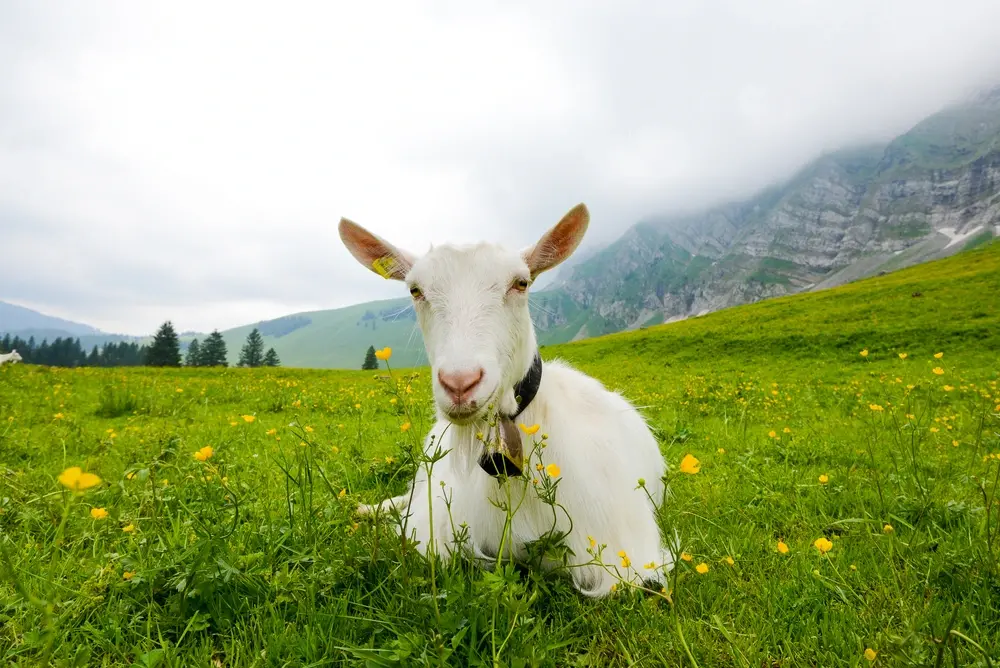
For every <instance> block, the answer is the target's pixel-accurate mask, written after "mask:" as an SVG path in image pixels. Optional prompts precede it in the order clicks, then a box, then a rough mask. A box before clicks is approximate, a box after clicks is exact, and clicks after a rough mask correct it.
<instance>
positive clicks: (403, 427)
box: [399, 422, 410, 431]
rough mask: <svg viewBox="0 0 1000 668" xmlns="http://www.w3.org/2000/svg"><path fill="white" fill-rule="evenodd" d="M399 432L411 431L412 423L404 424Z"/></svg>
mask: <svg viewBox="0 0 1000 668" xmlns="http://www.w3.org/2000/svg"><path fill="white" fill-rule="evenodd" d="M399 430H400V431H409V430H410V423H409V422H404V423H403V424H401V425H399Z"/></svg>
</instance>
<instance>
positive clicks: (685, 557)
mask: <svg viewBox="0 0 1000 668" xmlns="http://www.w3.org/2000/svg"><path fill="white" fill-rule="evenodd" d="M681 559H683V560H684V561H691V560H692V559H694V557H692V556H691V555H690V554H688V553H687V552H681Z"/></svg>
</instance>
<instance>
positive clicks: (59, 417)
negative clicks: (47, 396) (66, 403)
mask: <svg viewBox="0 0 1000 668" xmlns="http://www.w3.org/2000/svg"><path fill="white" fill-rule="evenodd" d="M64 417H66V416H65V415H63V414H62V413H56V414H55V415H53V416H52V419H53V420H62V419H63V418H64Z"/></svg>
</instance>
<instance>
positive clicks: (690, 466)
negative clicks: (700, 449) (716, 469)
mask: <svg viewBox="0 0 1000 668" xmlns="http://www.w3.org/2000/svg"><path fill="white" fill-rule="evenodd" d="M700 470H701V462H699V461H698V459H697V458H695V456H694V455H692V454H686V455H684V459H682V460H681V473H689V474H691V475H694V474H695V473H697V472H698V471H700Z"/></svg>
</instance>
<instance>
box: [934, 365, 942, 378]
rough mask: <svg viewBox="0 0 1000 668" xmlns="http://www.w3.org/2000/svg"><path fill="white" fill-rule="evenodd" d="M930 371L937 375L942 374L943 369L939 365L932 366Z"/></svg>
mask: <svg viewBox="0 0 1000 668" xmlns="http://www.w3.org/2000/svg"><path fill="white" fill-rule="evenodd" d="M931 371H933V372H934V373H936V374H937V375H939V376H940V375H942V374H944V369H942V368H941V367H939V366H936V367H934V368H933V369H931Z"/></svg>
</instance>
